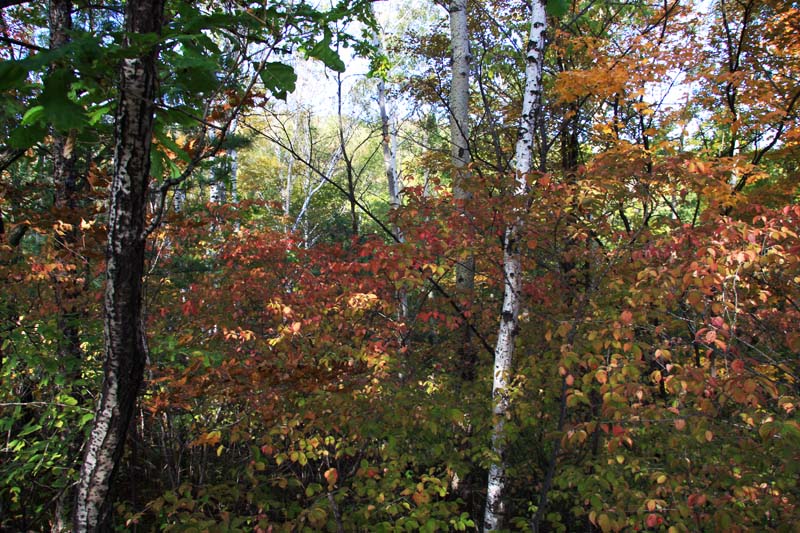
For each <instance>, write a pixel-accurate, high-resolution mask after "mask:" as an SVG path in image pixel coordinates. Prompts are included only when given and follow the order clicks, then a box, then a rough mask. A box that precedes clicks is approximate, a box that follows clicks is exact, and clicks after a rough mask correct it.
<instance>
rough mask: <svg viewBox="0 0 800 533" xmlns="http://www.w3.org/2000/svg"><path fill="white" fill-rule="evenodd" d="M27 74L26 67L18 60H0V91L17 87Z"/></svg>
mask: <svg viewBox="0 0 800 533" xmlns="http://www.w3.org/2000/svg"><path fill="white" fill-rule="evenodd" d="M27 75H28V69H27V68H25V67H24V66H23V64H22V63H21V62H20V61H2V62H0V91H5V90H8V89H13V88H15V87H19V86H20V85H22V84H23V83H24V82H25V78H26V77H27Z"/></svg>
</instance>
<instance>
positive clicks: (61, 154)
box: [47, 0, 82, 533]
mask: <svg viewBox="0 0 800 533" xmlns="http://www.w3.org/2000/svg"><path fill="white" fill-rule="evenodd" d="M47 16H48V26H49V30H50V49H51V50H57V49H59V48H61V47H63V46H66V45H67V44H68V43H69V41H70V31H71V30H72V2H71V0H51V1H50V2H49V4H48V10H47ZM53 68H55V66H54V67H53ZM52 139H53V140H52V144H51V146H52V154H53V186H54V189H55V194H54V196H55V202H54V207H55V212H56V216H57V217H58V220H60V221H62V222H64V223H65V224H66V225H65V226H62V227H61V228H59V230H58V231H57V232H56V233H55V234H54V240H55V253H56V260H57V261H58V262H60V263H61V265H63V267H64V268H62V269H59V270H56V271H54V272H53V274H51V280H52V285H53V292H54V295H55V301H56V308H57V313H56V323H57V325H58V329H59V331H60V333H61V335H60V337H59V339H58V364H59V366H60V370H61V372H62V373H64V375H66V376H67V380H66V383H67V387H70V386H71V384H72V383H73V382H74V381H75V380H76V379H77V378H79V377H80V371H81V366H80V365H81V359H82V350H81V343H80V331H79V327H78V323H79V321H80V315H81V311H80V310H79V306H78V304H77V299H78V296H79V295H80V293H81V287H80V285H79V282H78V279H77V278H78V277H79V276H78V275H77V265H75V264H74V262H75V257H77V255H78V254H77V253H76V248H77V246H78V242H79V241H78V228H77V225H78V220H79V217H78V214H77V208H78V201H77V196H78V176H77V171H76V168H75V166H76V161H77V157H76V150H75V148H76V147H75V141H76V133H75V132H74V131H70V132H67V133H66V134H65V133H61V132H58V131H55V129H53V131H52ZM73 267H74V268H73ZM72 395H73V396H77V397H78V398H80V397H81V394H72ZM61 439H63V440H64V441H68V442H69V443H70V446H69V449H70V450H72V451H73V452H74V454H75V455H77V453H78V446H79V445H80V442H77V440H76V439H74V434H73V433H71V432H69V431H62V432H61ZM72 459H76V458H74V457H73V458H72ZM70 496H71V491H70V490H68V487H67V488H64V489H63V490H62V491H61V493H60V494H59V495H58V496H57V498H56V504H55V510H54V511H53V521H52V525H51V528H50V530H51V531H52V532H53V533H60V532H62V531H67V530H68V529H69V526H68V524H69V520H68V517H69V509H68V506H69V503H68V502H69V498H70Z"/></svg>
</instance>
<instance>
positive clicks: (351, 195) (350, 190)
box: [336, 72, 358, 237]
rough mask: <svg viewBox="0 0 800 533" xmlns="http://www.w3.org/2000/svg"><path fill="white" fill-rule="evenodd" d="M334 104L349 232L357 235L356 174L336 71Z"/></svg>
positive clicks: (338, 75) (340, 83)
mask: <svg viewBox="0 0 800 533" xmlns="http://www.w3.org/2000/svg"><path fill="white" fill-rule="evenodd" d="M336 105H337V113H338V116H339V149H340V151H341V153H342V160H343V161H344V166H345V172H346V173H347V199H348V200H349V201H350V234H351V236H352V237H358V206H357V198H356V185H357V184H356V175H355V173H354V169H353V161H352V160H351V159H350V156H349V155H348V153H347V141H346V139H345V133H344V114H343V113H342V73H341V72H337V73H336Z"/></svg>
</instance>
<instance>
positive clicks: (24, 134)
mask: <svg viewBox="0 0 800 533" xmlns="http://www.w3.org/2000/svg"><path fill="white" fill-rule="evenodd" d="M45 135H47V127H46V126H44V125H42V124H32V125H30V126H20V127H18V128H16V129H15V130H14V131H12V132H11V135H9V136H8V144H9V146H11V147H12V148H19V149H25V148H30V147H31V146H33V145H34V144H36V143H37V142H39V141H41V140H42V139H44V136H45Z"/></svg>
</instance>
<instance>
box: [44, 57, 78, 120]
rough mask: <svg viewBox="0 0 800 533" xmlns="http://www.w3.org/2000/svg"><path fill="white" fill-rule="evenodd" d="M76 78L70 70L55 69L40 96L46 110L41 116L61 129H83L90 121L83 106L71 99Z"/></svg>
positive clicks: (45, 82) (47, 79)
mask: <svg viewBox="0 0 800 533" xmlns="http://www.w3.org/2000/svg"><path fill="white" fill-rule="evenodd" d="M74 79H75V78H74V75H73V74H72V72H70V71H68V70H64V69H59V70H56V71H54V72H53V73H52V74H50V75H49V76H48V77H47V78H46V79H45V81H44V91H42V94H41V96H40V97H39V104H40V105H41V106H43V107H44V110H45V112H46V113H45V114H44V115H42V117H41V118H43V119H44V118H46V120H47V121H48V122H49V123H50V124H52V125H53V127H54V128H55V129H57V130H59V131H69V130H71V129H82V128H83V127H84V126H85V125H86V124H87V123H88V121H87V118H86V113H85V112H84V110H83V108H82V107H81V106H79V105H78V104H76V103H75V102H73V101H72V100H71V99H70V93H71V92H72V82H73V81H74Z"/></svg>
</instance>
